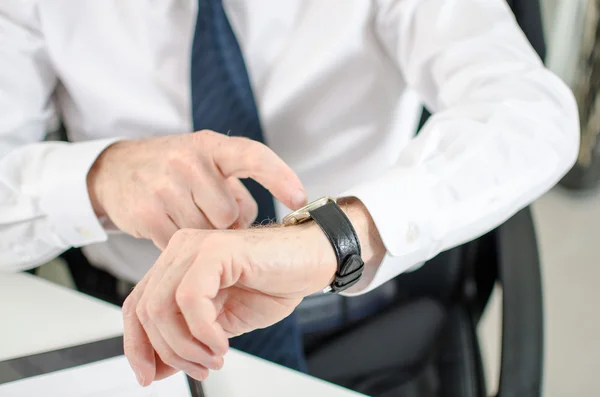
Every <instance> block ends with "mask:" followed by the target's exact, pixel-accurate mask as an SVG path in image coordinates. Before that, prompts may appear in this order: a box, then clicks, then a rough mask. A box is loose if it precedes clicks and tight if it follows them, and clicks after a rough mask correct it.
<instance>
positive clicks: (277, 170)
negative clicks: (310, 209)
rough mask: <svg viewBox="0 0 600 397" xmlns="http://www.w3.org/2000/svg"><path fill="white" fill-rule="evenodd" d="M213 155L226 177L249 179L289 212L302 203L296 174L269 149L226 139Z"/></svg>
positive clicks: (303, 198)
mask: <svg viewBox="0 0 600 397" xmlns="http://www.w3.org/2000/svg"><path fill="white" fill-rule="evenodd" d="M223 138H225V140H224V142H222V143H221V144H219V145H218V146H217V148H216V149H215V151H214V152H213V159H214V161H215V164H216V165H217V167H219V169H220V171H221V173H222V174H223V175H224V176H225V177H226V178H228V177H236V178H252V179H254V180H255V181H256V182H258V183H260V184H261V185H263V186H264V187H265V188H266V189H267V190H268V191H270V192H271V194H272V195H273V196H274V197H275V198H276V199H278V200H279V201H281V202H282V203H283V204H285V205H286V206H288V207H289V208H291V209H294V210H295V209H298V208H300V207H302V206H303V205H304V204H306V191H305V190H304V186H303V185H302V182H301V181H300V178H298V175H296V173H295V172H294V171H293V170H292V169H291V168H290V167H289V166H288V165H287V164H286V163H285V162H284V161H283V160H282V159H281V158H280V157H279V156H278V155H277V154H275V152H273V151H272V150H271V149H269V148H268V147H267V146H265V145H263V144H262V143H260V142H257V141H253V140H251V139H248V138H243V137H227V136H223Z"/></svg>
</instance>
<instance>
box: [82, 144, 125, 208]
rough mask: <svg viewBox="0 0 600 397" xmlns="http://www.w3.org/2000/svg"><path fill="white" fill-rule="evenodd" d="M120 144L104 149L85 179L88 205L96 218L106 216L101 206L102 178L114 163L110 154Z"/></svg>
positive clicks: (103, 183)
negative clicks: (108, 167)
mask: <svg viewBox="0 0 600 397" xmlns="http://www.w3.org/2000/svg"><path fill="white" fill-rule="evenodd" d="M121 143H122V142H116V143H113V144H112V145H110V146H108V147H107V148H106V149H104V150H103V151H102V152H101V153H100V155H99V156H98V157H97V158H96V160H95V161H94V163H93V164H92V166H91V167H90V170H89V171H88V174H87V177H86V183H87V189H88V195H89V198H90V203H91V204H92V208H93V209H94V213H95V214H96V216H97V217H98V218H101V217H104V216H106V215H107V214H106V210H105V209H104V207H103V205H102V202H103V200H102V197H103V191H104V187H105V182H104V176H105V174H106V166H107V165H108V164H110V163H111V162H113V161H114V159H111V157H112V156H111V154H112V152H113V151H114V149H115V147H118V146H120V144H121Z"/></svg>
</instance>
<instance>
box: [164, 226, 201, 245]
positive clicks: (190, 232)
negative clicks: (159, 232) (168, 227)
mask: <svg viewBox="0 0 600 397" xmlns="http://www.w3.org/2000/svg"><path fill="white" fill-rule="evenodd" d="M196 234H197V231H196V230H194V229H188V228H185V229H179V230H177V231H176V232H175V234H173V236H172V237H171V240H170V241H169V245H171V246H180V245H183V244H185V243H186V242H187V241H188V240H190V239H191V238H193V237H195V235H196Z"/></svg>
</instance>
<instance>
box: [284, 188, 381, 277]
mask: <svg viewBox="0 0 600 397" xmlns="http://www.w3.org/2000/svg"><path fill="white" fill-rule="evenodd" d="M337 203H338V205H339V206H340V208H341V209H342V211H343V212H344V213H345V215H346V216H347V217H348V220H349V221H350V223H351V224H352V227H353V228H354V231H355V232H356V235H357V238H358V241H359V244H360V250H361V257H362V259H363V262H364V264H365V266H366V267H376V266H378V265H379V264H380V263H381V262H382V260H383V258H384V256H385V253H386V248H385V246H384V244H383V241H382V239H381V237H380V235H379V232H378V230H377V227H376V225H375V222H374V221H373V218H372V217H371V215H370V213H369V211H368V210H367V208H366V207H365V205H364V204H363V203H362V202H361V201H360V200H358V199H356V198H340V199H338V200H337ZM302 227H304V228H305V230H306V231H307V233H308V234H309V235H310V237H309V241H307V244H306V247H313V248H312V249H313V250H314V251H315V253H316V255H317V258H318V269H320V271H319V272H317V273H315V278H318V280H319V281H318V282H319V283H320V284H319V285H320V286H322V287H327V286H329V285H331V284H332V282H333V281H334V279H335V276H336V273H337V271H338V263H337V262H338V260H337V257H336V254H335V250H334V248H333V246H332V243H331V241H330V240H329V239H328V238H327V236H326V234H325V233H324V232H323V230H321V228H320V227H319V226H318V225H317V223H316V222H315V221H314V220H311V221H310V222H306V223H304V224H302V225H299V226H295V227H294V229H295V228H302Z"/></svg>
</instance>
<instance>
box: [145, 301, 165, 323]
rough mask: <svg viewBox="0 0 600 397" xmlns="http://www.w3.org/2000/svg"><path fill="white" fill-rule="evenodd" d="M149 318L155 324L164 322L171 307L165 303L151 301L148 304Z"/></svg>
mask: <svg viewBox="0 0 600 397" xmlns="http://www.w3.org/2000/svg"><path fill="white" fill-rule="evenodd" d="M146 312H147V313H148V317H149V318H150V319H151V320H152V321H154V322H155V323H159V322H161V321H162V320H164V319H165V318H166V317H167V316H168V313H169V306H168V305H167V304H165V303H164V302H157V301H151V302H149V303H148V304H147V308H146Z"/></svg>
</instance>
